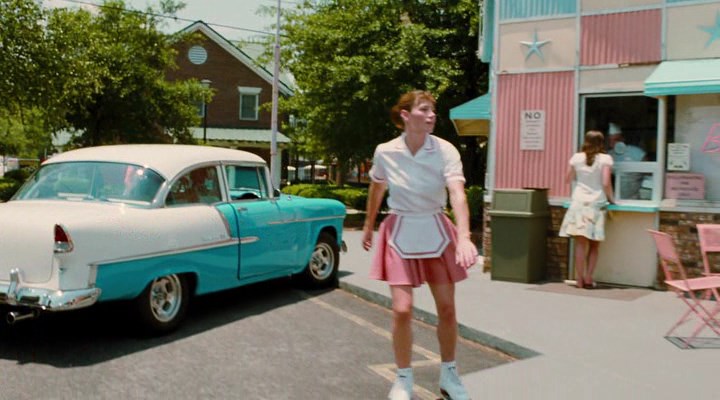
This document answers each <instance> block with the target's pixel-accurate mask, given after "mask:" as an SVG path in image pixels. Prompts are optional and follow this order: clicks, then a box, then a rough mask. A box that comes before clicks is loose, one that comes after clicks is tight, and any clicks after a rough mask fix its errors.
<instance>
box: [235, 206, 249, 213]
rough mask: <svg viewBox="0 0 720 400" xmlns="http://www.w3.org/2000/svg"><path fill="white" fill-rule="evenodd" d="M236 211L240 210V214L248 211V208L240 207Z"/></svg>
mask: <svg viewBox="0 0 720 400" xmlns="http://www.w3.org/2000/svg"><path fill="white" fill-rule="evenodd" d="M236 210H238V211H240V212H243V211H247V207H238V208H236Z"/></svg>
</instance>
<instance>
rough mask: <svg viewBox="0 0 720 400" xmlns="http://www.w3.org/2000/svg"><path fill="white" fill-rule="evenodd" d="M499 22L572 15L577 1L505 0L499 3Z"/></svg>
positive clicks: (575, 9) (575, 10)
mask: <svg viewBox="0 0 720 400" xmlns="http://www.w3.org/2000/svg"><path fill="white" fill-rule="evenodd" d="M499 6H500V20H501V21H504V20H507V19H524V18H533V17H547V16H558V15H566V14H572V15H574V14H575V13H576V12H577V0H506V1H500V4H499Z"/></svg>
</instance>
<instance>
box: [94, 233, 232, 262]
mask: <svg viewBox="0 0 720 400" xmlns="http://www.w3.org/2000/svg"><path fill="white" fill-rule="evenodd" d="M238 243H240V240H239V239H237V238H229V239H225V240H221V241H219V242H214V243H208V244H198V245H193V246H187V247H181V248H178V249H173V250H165V251H156V252H151V253H144V254H136V255H134V256H128V257H120V258H113V259H109V260H100V261H96V262H94V263H91V264H90V265H91V266H93V267H95V268H97V266H98V265H99V264H111V263H118V262H125V261H134V260H141V259H143V258H150V257H160V256H171V255H174V254H182V253H188V252H190V251H199V250H207V249H214V248H217V247H225V246H236V245H237V244H238Z"/></svg>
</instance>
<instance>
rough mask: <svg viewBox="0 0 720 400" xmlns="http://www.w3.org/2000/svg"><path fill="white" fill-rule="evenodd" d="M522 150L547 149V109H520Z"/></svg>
mask: <svg viewBox="0 0 720 400" xmlns="http://www.w3.org/2000/svg"><path fill="white" fill-rule="evenodd" d="M520 150H545V110H522V111H520Z"/></svg>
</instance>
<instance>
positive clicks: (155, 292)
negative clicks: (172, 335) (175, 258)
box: [150, 275, 182, 322]
mask: <svg viewBox="0 0 720 400" xmlns="http://www.w3.org/2000/svg"><path fill="white" fill-rule="evenodd" d="M181 302H182V285H181V284H180V278H179V277H178V276H177V275H168V276H162V277H160V278H157V279H155V280H154V281H153V283H152V287H151V288H150V308H151V309H152V313H153V315H154V316H155V318H156V319H157V320H158V321H161V322H168V321H170V320H172V319H173V318H175V316H176V315H177V313H178V311H179V310H180V303H181Z"/></svg>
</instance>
